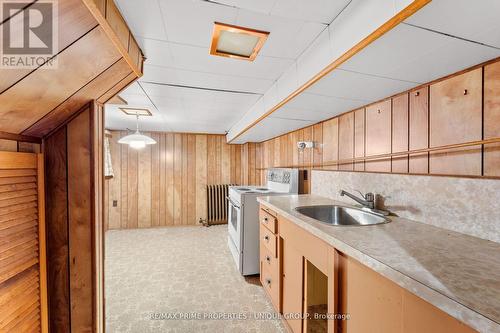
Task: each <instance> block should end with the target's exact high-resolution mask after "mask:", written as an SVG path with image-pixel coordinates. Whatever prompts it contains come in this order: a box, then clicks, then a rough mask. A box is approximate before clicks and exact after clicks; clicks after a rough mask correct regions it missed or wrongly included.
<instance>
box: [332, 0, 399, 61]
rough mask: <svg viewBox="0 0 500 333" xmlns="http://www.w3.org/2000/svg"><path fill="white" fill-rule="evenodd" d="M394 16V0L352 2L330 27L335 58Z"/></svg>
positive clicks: (359, 0) (356, 0)
mask: <svg viewBox="0 0 500 333" xmlns="http://www.w3.org/2000/svg"><path fill="white" fill-rule="evenodd" d="M394 14H395V6H394V0H352V1H351V2H350V3H349V5H348V6H347V8H346V9H345V10H344V11H342V13H341V14H340V15H339V16H338V17H337V18H336V19H335V20H334V21H333V23H332V24H331V25H330V26H329V30H330V40H331V43H332V56H333V58H334V59H337V58H339V57H340V56H341V55H343V54H344V53H345V52H347V51H348V50H349V49H351V48H352V47H353V46H354V45H356V44H357V43H358V42H360V41H361V40H363V39H364V38H365V37H366V36H368V35H369V34H371V33H372V32H373V31H375V30H376V29H377V28H379V27H380V26H382V25H383V24H384V23H385V22H387V21H388V20H389V19H390V18H391V17H392V16H393V15H394Z"/></svg>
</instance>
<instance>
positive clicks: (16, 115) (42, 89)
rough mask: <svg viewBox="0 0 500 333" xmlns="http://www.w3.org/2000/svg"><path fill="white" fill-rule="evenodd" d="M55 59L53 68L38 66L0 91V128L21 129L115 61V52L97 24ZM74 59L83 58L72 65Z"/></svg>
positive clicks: (3, 129) (32, 122)
mask: <svg viewBox="0 0 500 333" xmlns="http://www.w3.org/2000/svg"><path fill="white" fill-rule="evenodd" d="M95 45H100V46H101V47H99V48H95ZM57 59H58V67H57V69H52V68H43V67H42V68H39V69H37V70H36V71H35V72H33V73H32V74H31V75H29V76H28V77H26V78H25V79H23V80H22V81H21V82H19V83H18V84H16V85H15V86H14V87H12V88H11V89H9V90H7V91H6V92H4V93H3V94H1V95H0V124H2V125H1V126H0V130H2V131H6V132H11V133H21V132H22V131H24V130H25V129H27V128H28V127H30V126H31V125H32V124H34V123H35V122H37V121H38V120H39V119H40V118H42V117H43V116H45V115H46V114H47V113H48V112H50V111H51V110H53V109H54V108H55V107H57V106H58V105H59V104H60V103H62V102H64V101H65V100H66V99H67V98H68V97H70V96H71V95H72V94H74V93H75V92H76V91H78V90H79V89H80V88H81V87H82V86H84V85H85V84H87V83H88V82H90V81H91V80H93V79H94V78H95V77H96V76H97V75H99V74H100V73H101V72H102V71H103V70H104V69H106V68H108V67H109V66H110V65H112V64H113V63H114V62H116V61H117V60H118V59H119V53H118V51H117V50H116V49H115V47H114V45H112V44H111V43H109V41H108V37H107V36H106V34H105V33H104V31H103V30H102V28H100V27H97V28H95V29H94V30H92V31H91V32H90V33H88V34H87V35H85V36H84V37H82V38H81V39H80V40H79V41H78V42H77V43H75V44H73V45H71V46H70V47H69V48H67V49H66V50H65V51H64V52H63V53H62V54H61V55H59V56H58V57H57ZM74 59H85V60H86V62H82V63H80V65H79V66H75V60H74ZM55 82H57V84H56V83H55Z"/></svg>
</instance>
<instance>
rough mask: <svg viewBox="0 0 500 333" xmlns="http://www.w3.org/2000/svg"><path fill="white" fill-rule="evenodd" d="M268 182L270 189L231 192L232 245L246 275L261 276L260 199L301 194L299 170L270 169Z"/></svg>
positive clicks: (233, 188) (242, 188)
mask: <svg viewBox="0 0 500 333" xmlns="http://www.w3.org/2000/svg"><path fill="white" fill-rule="evenodd" d="M266 179H267V184H266V186H231V187H230V188H229V196H228V200H229V205H228V209H229V213H228V232H229V235H228V245H229V249H230V250H231V254H232V255H233V258H234V260H235V262H236V266H237V267H238V269H239V271H240V272H241V274H242V275H252V274H259V205H258V202H257V197H259V196H268V195H284V194H297V193H298V192H299V170H298V169H269V170H268V171H267V177H266Z"/></svg>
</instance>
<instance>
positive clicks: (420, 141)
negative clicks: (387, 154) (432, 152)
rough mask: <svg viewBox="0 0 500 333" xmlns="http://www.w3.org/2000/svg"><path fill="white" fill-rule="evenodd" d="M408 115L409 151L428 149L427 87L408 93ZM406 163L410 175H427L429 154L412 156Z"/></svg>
mask: <svg viewBox="0 0 500 333" xmlns="http://www.w3.org/2000/svg"><path fill="white" fill-rule="evenodd" d="M409 113H410V114H409V118H410V120H409V139H410V140H409V148H410V150H416V149H425V148H429V86H425V87H423V88H420V89H416V90H413V91H410V110H409ZM408 163H409V164H408V171H409V172H410V173H429V153H423V154H412V155H410V160H409V162H408Z"/></svg>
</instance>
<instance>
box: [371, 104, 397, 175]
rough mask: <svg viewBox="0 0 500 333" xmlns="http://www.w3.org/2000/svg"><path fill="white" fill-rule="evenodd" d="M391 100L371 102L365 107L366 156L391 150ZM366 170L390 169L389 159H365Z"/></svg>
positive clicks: (384, 170)
mask: <svg viewBox="0 0 500 333" xmlns="http://www.w3.org/2000/svg"><path fill="white" fill-rule="evenodd" d="M391 118H392V115H391V100H390V99H388V100H385V101H382V102H379V103H376V104H372V105H370V106H368V107H367V108H366V156H373V155H380V154H388V153H390V152H391V140H392V135H391V126H392V125H391ZM366 171H380V172H390V171H391V160H390V158H389V159H387V158H386V159H384V160H380V161H378V160H375V161H374V160H371V161H366Z"/></svg>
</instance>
